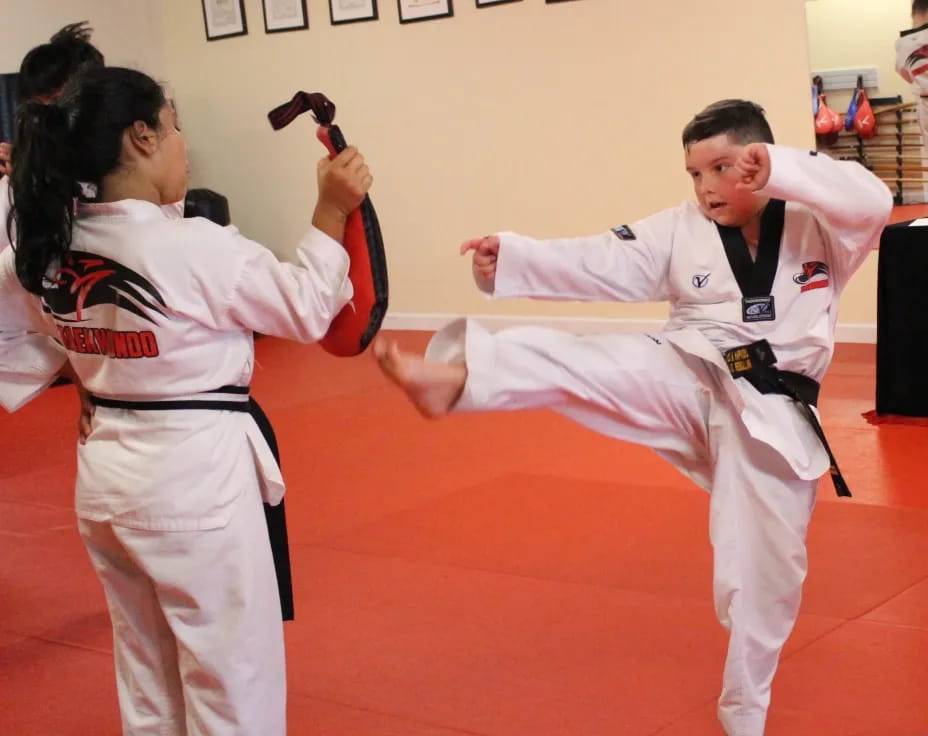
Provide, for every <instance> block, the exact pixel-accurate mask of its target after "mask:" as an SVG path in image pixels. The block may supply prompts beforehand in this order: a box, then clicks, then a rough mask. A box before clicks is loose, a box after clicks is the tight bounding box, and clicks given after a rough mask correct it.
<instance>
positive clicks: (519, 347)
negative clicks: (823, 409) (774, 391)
mask: <svg viewBox="0 0 928 736" xmlns="http://www.w3.org/2000/svg"><path fill="white" fill-rule="evenodd" d="M427 356H428V357H429V358H430V359H434V360H441V361H444V362H452V361H459V360H466V363H467V368H468V377H467V382H466V384H465V387H464V392H463V394H462V395H461V398H460V399H459V401H458V403H457V404H456V406H455V409H456V410H459V411H486V410H501V409H538V408H553V409H556V410H558V411H559V412H561V413H564V414H565V415H567V416H569V417H571V418H573V419H575V420H577V421H579V422H581V423H583V424H584V425H586V426H588V427H591V428H593V429H595V430H597V431H600V432H603V433H605V434H609V435H611V436H614V437H617V438H619V439H624V440H629V441H632V442H636V443H639V444H643V445H647V446H649V447H652V448H654V449H655V450H657V451H658V452H659V453H660V454H661V455H663V456H664V457H666V458H668V459H670V460H671V461H672V462H674V463H675V464H676V465H677V466H678V467H679V468H680V469H681V470H682V471H684V472H685V473H687V474H689V475H690V476H691V477H693V478H700V479H709V480H710V482H709V485H711V489H710V490H711V500H710V524H709V535H710V539H711V542H712V546H713V549H714V571H713V587H714V600H715V608H716V613H717V615H718V618H719V621H720V622H721V623H722V625H723V626H724V627H725V628H726V629H728V631H729V632H730V639H729V647H728V656H727V659H726V662H725V671H724V676H723V685H722V695H721V698H720V700H719V718H720V720H721V722H722V725H723V726H724V728H725V730H726V732H727V733H728V735H729V736H761V735H762V734H763V732H764V723H765V720H766V714H767V708H768V705H769V703H770V686H771V682H772V680H773V676H774V673H775V671H776V667H777V662H778V659H779V655H780V651H781V649H782V648H783V644H784V643H785V641H786V639H787V637H788V636H789V634H790V631H791V630H792V628H793V624H794V623H795V621H796V616H797V615H798V611H799V602H800V597H801V589H802V583H803V581H804V579H805V576H806V546H805V539H806V530H807V527H808V523H809V518H810V516H811V513H812V508H813V506H814V502H815V489H816V485H817V483H816V481H806V480H800V479H798V478H796V477H795V474H794V473H793V471H792V470H791V469H790V467H789V465H788V464H787V463H786V461H784V460H783V459H782V458H781V457H780V455H779V454H778V453H777V452H776V451H775V450H773V449H772V448H770V447H769V446H767V445H766V444H763V443H761V442H758V441H757V440H754V439H753V438H751V436H750V435H749V434H748V432H747V430H746V429H745V427H744V425H743V424H742V422H741V420H740V417H739V416H738V415H737V413H736V412H735V411H734V410H733V409H732V407H731V405H730V403H729V401H728V399H727V398H726V395H725V393H724V391H723V390H722V389H721V388H720V387H719V384H718V379H717V378H716V376H715V375H714V374H713V372H712V371H711V370H710V369H709V367H708V366H707V365H706V364H705V363H703V362H702V361H701V360H699V359H696V358H691V357H690V356H687V355H684V354H682V353H681V352H679V351H678V350H677V349H676V348H674V347H673V346H671V345H670V344H669V343H668V342H667V341H666V340H664V339H662V338H661V337H660V335H657V336H654V337H651V336H647V335H637V334H636V335H590V336H585V337H579V336H575V335H570V334H566V333H563V332H558V331H554V330H547V329H540V328H532V327H525V328H516V329H509V330H504V331H502V332H499V333H497V334H490V333H489V332H487V331H486V330H485V329H484V328H482V327H480V326H479V325H478V324H476V323H474V322H470V321H469V322H467V323H466V327H465V324H464V323H463V322H458V323H455V324H454V325H451V326H450V327H448V328H446V329H445V330H444V331H442V332H440V333H439V334H438V335H437V336H436V337H435V338H433V340H432V343H431V344H430V346H429V350H428V353H427ZM767 398H768V397H764V400H766V399H767ZM769 398H770V399H772V400H782V397H769Z"/></svg>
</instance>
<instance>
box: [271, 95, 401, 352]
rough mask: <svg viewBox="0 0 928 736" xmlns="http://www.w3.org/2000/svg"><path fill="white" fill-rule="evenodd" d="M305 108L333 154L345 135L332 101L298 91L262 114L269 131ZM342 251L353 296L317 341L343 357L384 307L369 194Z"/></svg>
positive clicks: (361, 344)
mask: <svg viewBox="0 0 928 736" xmlns="http://www.w3.org/2000/svg"><path fill="white" fill-rule="evenodd" d="M307 110H310V111H312V113H313V118H314V119H315V121H316V122H317V123H319V125H320V126H321V127H320V128H319V130H318V132H317V137H318V138H319V140H320V141H321V142H322V143H323V145H325V147H326V148H327V149H328V150H329V153H330V155H331V156H332V157H334V156H335V155H336V154H337V153H339V152H341V151H343V150H344V149H345V147H346V145H347V144H346V143H345V138H344V136H343V135H342V132H341V130H339V128H338V126H337V125H333V123H332V121H333V120H334V118H335V105H334V104H332V102H330V101H329V99H328V98H327V97H326V96H325V95H323V94H321V93H319V92H313V93H312V94H308V93H306V92H297V93H296V94H295V95H294V96H293V99H292V100H290V102H287V103H284V104H283V105H280V106H279V107H275V108H274V109H273V110H271V111H270V112H269V113H268V115H267V117H268V120H270V122H271V127H273V128H274V130H280V129H281V128H283V127H285V126H287V125H289V124H290V123H291V122H293V120H294V119H295V118H296V117H297V116H298V115H301V114H302V113H304V112H306V111H307ZM344 246H345V250H346V251H347V252H348V257H349V259H350V261H351V263H350V265H349V267H348V278H349V279H350V280H351V285H352V286H353V287H354V297H353V298H352V300H351V302H350V303H349V304H346V305H345V307H344V308H343V309H342V311H340V312H339V313H338V314H337V315H336V317H335V319H334V320H333V321H332V324H331V325H330V326H329V331H328V332H327V333H326V335H325V337H323V338H322V339H321V340H320V341H319V344H320V345H321V346H322V347H323V349H325V350H326V351H327V352H329V353H332V355H338V356H342V357H346V356H351V355H358V354H359V353H362V352H364V350H365V349H366V348H367V346H368V345H369V344H370V342H371V340H373V339H374V336H375V335H376V334H377V331H378V330H379V329H380V325H381V323H382V322H383V318H384V315H385V314H386V312H387V291H388V289H387V259H386V256H385V255H384V250H383V237H382V236H381V234H380V223H379V222H378V220H377V213H376V212H375V211H374V205H373V203H372V202H371V200H370V197H368V196H365V197H364V201H362V202H361V205H360V206H359V207H358V208H357V209H356V210H355V211H354V212H352V213H351V214H350V215H348V219H347V221H346V222H345V242H344Z"/></svg>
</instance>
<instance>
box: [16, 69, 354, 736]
mask: <svg viewBox="0 0 928 736" xmlns="http://www.w3.org/2000/svg"><path fill="white" fill-rule="evenodd" d="M20 126H21V127H20V129H19V131H18V135H17V142H16V145H15V146H14V148H13V156H14V158H13V175H12V189H13V194H14V198H13V201H14V205H13V207H14V209H13V212H14V218H15V225H16V230H15V232H16V234H17V235H16V247H15V252H14V249H13V248H9V249H7V250H5V251H4V252H3V253H2V254H0V401H2V403H3V404H4V406H5V407H6V408H7V409H8V410H10V411H12V410H15V409H17V408H18V407H19V406H21V405H22V404H23V403H25V402H26V401H28V400H29V399H31V398H32V397H33V396H35V395H36V394H37V393H38V392H40V391H41V390H43V389H44V388H45V387H46V386H47V385H48V384H49V383H50V382H51V381H52V380H53V379H54V377H55V375H56V374H57V373H58V371H59V369H60V368H61V366H62V365H63V364H64V363H65V362H66V361H70V362H71V364H72V365H73V368H74V371H75V372H76V374H77V376H78V377H79V379H80V381H81V382H82V383H83V385H84V386H85V387H86V388H87V390H89V391H90V392H91V393H92V394H93V395H95V396H96V397H97V399H96V401H97V408H96V413H95V416H94V419H93V425H92V431H91V432H90V434H89V436H88V438H87V441H86V444H84V445H81V446H79V448H78V476H77V484H76V509H77V515H78V518H79V527H80V533H81V536H82V538H83V540H84V543H85V544H86V547H87V550H88V552H89V553H90V557H91V560H92V561H93V564H94V566H95V568H96V570H97V572H98V574H99V577H100V580H101V582H102V584H103V587H104V590H105V592H106V597H107V601H108V604H109V609H110V615H111V618H112V622H113V632H114V653H115V659H116V671H117V689H118V693H119V703H120V709H121V712H122V718H123V728H124V732H125V733H126V734H132V735H133V736H142V735H148V734H151V735H152V736H154V735H155V734H158V735H159V736H165V735H168V734H172V735H173V734H212V735H215V734H223V736H225V735H226V734H229V735H232V734H242V735H245V734H247V735H249V736H283V734H284V733H285V732H286V724H285V706H286V683H285V668H284V644H283V632H282V624H281V609H280V601H279V599H278V592H277V585H276V581H275V576H274V567H273V562H272V556H271V549H270V545H269V542H268V532H267V529H266V527H265V521H264V516H263V514H262V511H261V502H262V498H263V499H264V500H265V501H266V502H268V503H271V504H276V503H278V502H279V501H280V500H281V497H282V495H283V491H284V486H283V482H282V479H281V476H280V472H279V470H278V467H277V464H276V463H275V461H274V458H273V456H272V453H271V449H270V448H269V447H268V444H267V443H266V442H265V440H264V438H263V437H262V435H261V433H260V431H259V429H258V427H257V425H256V424H255V422H254V421H253V419H252V418H251V416H249V415H248V413H247V412H245V411H240V410H239V409H241V408H244V407H245V402H247V401H248V398H249V397H248V388H247V387H248V384H249V381H250V379H251V374H252V370H253V366H254V350H253V341H252V332H253V331H259V332H261V333H264V334H267V335H276V336H279V337H284V338H290V339H294V340H300V341H304V342H310V341H313V340H316V339H318V338H320V337H321V336H322V335H324V334H325V333H326V331H327V329H328V327H329V324H330V322H331V320H332V319H333V317H334V316H335V315H336V314H337V313H338V312H339V310H340V309H341V308H342V307H343V306H344V305H345V304H346V303H347V302H348V301H349V300H350V299H351V296H352V287H351V283H350V281H349V279H348V258H347V255H346V253H345V251H344V249H343V248H342V246H341V244H340V242H341V240H342V238H343V233H344V222H345V217H346V213H349V212H351V211H352V210H353V209H354V208H356V207H357V206H358V204H359V203H360V202H361V199H362V198H363V196H364V194H365V192H366V191H367V190H368V189H369V187H370V185H371V176H370V172H369V171H368V168H367V166H366V165H365V163H364V159H363V157H362V156H361V155H360V154H359V153H358V152H357V150H355V149H354V148H349V149H346V150H345V151H344V152H342V153H341V154H340V155H339V156H338V157H336V158H335V159H334V160H332V161H328V160H327V159H326V160H323V161H321V162H320V164H319V187H320V189H319V200H318V203H317V205H316V208H315V212H314V213H313V218H312V223H313V226H312V227H310V228H309V229H308V230H307V232H306V234H305V235H304V236H303V238H302V240H301V241H300V243H299V247H298V251H297V255H298V257H299V261H300V263H299V265H292V264H286V263H280V262H279V261H278V260H277V258H276V257H275V256H274V255H273V253H271V252H270V251H269V250H267V249H266V248H264V247H263V246H261V245H259V244H257V243H255V242H252V241H251V240H248V239H247V238H245V237H243V236H242V235H241V234H239V233H238V231H236V230H235V229H234V228H222V227H219V226H217V225H215V224H213V223H211V222H209V221H207V220H204V219H200V218H194V219H187V220H185V219H182V218H179V217H177V216H176V213H172V211H171V209H170V208H169V207H164V205H168V204H169V203H172V202H177V201H179V200H182V199H183V198H184V193H185V190H186V185H187V170H188V165H187V152H186V146H185V144H184V140H183V138H182V137H181V135H180V132H179V131H178V129H177V127H176V119H175V114H174V111H173V109H172V107H171V106H170V105H169V104H167V103H166V101H165V97H164V93H163V91H162V89H161V88H160V87H159V86H158V85H157V84H156V83H155V82H154V81H153V80H151V79H150V78H149V77H147V76H145V75H144V74H141V73H139V72H135V71H131V70H127V69H119V68H106V69H100V70H95V71H91V72H88V73H87V74H86V75H82V76H81V77H79V78H78V79H76V80H75V81H73V82H72V83H69V85H68V86H67V87H66V89H65V91H64V93H63V94H62V96H61V97H60V99H59V100H58V102H57V103H56V104H51V105H38V104H29V105H26V106H25V107H24V108H23V110H22V119H21V124H20ZM78 182H86V183H90V184H92V185H94V186H95V187H96V191H97V197H96V199H95V201H93V202H79V203H78V205H77V208H76V214H75V212H74V207H73V205H74V198H75V197H76V196H77V192H78ZM173 409H181V410H177V411H174V410H173Z"/></svg>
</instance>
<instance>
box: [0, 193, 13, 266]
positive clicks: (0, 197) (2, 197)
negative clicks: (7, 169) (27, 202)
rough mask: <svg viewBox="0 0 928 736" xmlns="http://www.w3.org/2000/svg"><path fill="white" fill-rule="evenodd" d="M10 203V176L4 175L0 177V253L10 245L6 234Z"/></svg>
mask: <svg viewBox="0 0 928 736" xmlns="http://www.w3.org/2000/svg"><path fill="white" fill-rule="evenodd" d="M11 207H12V203H11V202H10V177H8V176H4V177H3V178H2V179H0V253H2V252H3V251H5V250H6V249H7V248H8V247H9V245H10V238H9V235H8V234H7V227H6V225H7V218H8V217H9V215H10V209H11Z"/></svg>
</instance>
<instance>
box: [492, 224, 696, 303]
mask: <svg viewBox="0 0 928 736" xmlns="http://www.w3.org/2000/svg"><path fill="white" fill-rule="evenodd" d="M677 216H678V212H677V210H666V211H664V212H659V213H658V214H656V215H652V216H651V217H648V218H645V219H643V220H639V221H637V222H634V223H632V224H631V225H624V226H622V228H621V232H622V236H621V237H620V235H618V234H617V233H616V232H614V231H612V230H609V231H607V232H605V233H601V234H599V235H591V236H588V237H581V238H564V239H559V240H533V239H532V238H528V237H525V236H522V235H517V234H515V233H509V232H506V233H500V234H499V238H500V248H499V256H498V259H497V265H496V282H495V288H494V290H493V293H492V296H493V297H494V298H507V297H529V298H533V299H552V300H564V299H571V300H577V301H623V302H645V301H664V300H666V299H667V298H668V296H669V293H668V287H667V272H668V268H669V264H670V253H671V249H672V247H673V233H674V229H675V225H676V221H677ZM617 230H619V228H617Z"/></svg>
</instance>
